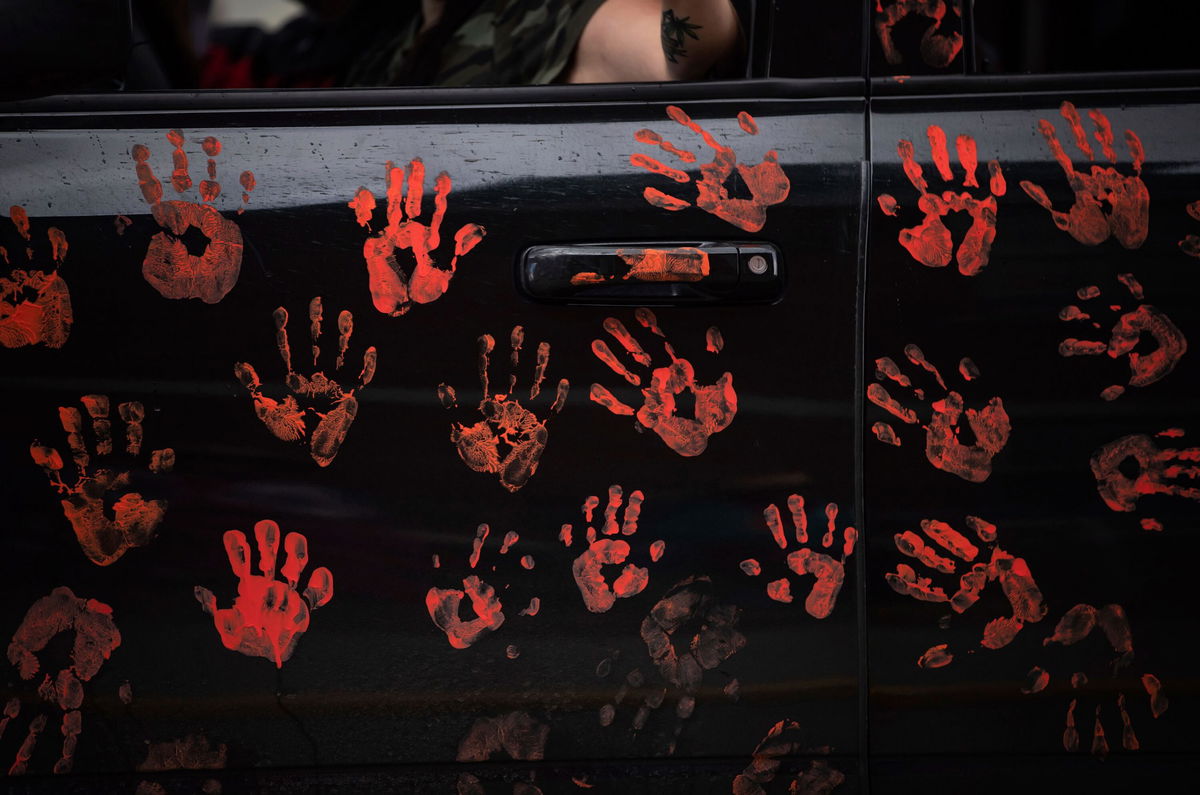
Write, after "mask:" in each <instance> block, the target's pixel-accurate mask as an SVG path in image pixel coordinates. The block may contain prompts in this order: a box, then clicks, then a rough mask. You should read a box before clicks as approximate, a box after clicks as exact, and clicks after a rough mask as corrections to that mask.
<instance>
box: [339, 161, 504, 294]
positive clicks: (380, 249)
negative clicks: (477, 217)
mask: <svg viewBox="0 0 1200 795" xmlns="http://www.w3.org/2000/svg"><path fill="white" fill-rule="evenodd" d="M386 173H387V226H385V227H384V228H383V229H381V230H380V231H379V232H378V233H376V234H375V235H373V236H371V237H368V238H367V239H366V241H364V243H363V259H364V260H365V261H366V264H367V277H368V281H369V286H370V291H371V301H372V303H373V304H374V305H375V308H376V309H377V310H378V311H380V312H382V313H383V314H385V315H390V316H392V317H396V316H398V315H403V314H405V313H406V312H408V311H409V310H410V309H411V308H412V305H413V304H414V303H416V304H427V303H430V302H432V301H436V300H437V299H439V298H441V297H442V295H444V294H445V292H446V290H447V289H449V287H450V281H451V280H452V279H453V278H454V274H455V272H456V271H457V269H458V259H459V257H463V256H465V255H467V254H469V253H470V252H471V250H472V249H474V248H475V246H477V245H478V244H479V243H480V241H482V240H483V238H484V235H486V234H487V230H485V229H484V228H483V227H482V226H479V225H478V224H464V225H463V226H461V227H460V228H459V229H458V231H457V232H455V234H454V255H453V257H452V258H451V260H450V264H449V266H447V267H446V268H442V267H439V266H438V265H437V264H436V262H435V261H434V259H433V252H435V251H436V250H437V249H438V248H439V246H440V245H441V225H442V219H443V218H444V217H445V215H446V209H447V199H448V196H449V195H450V191H451V181H450V176H449V175H448V174H447V173H446V172H445V171H443V172H441V173H440V174H438V175H437V177H436V178H435V180H434V211H433V215H432V216H431V217H430V219H429V222H428V223H427V224H426V223H424V222H422V221H419V220H417V218H418V216H419V215H420V214H421V205H422V202H423V200H424V196H425V188H424V180H425V165H424V163H423V162H422V161H421V159H420V158H413V160H412V161H411V162H410V163H409V165H408V179H407V181H406V180H405V173H404V169H403V168H397V167H396V166H395V165H393V163H392V162H391V161H390V160H389V161H388V162H387V166H386ZM406 185H407V195H405V187H406ZM348 206H349V207H350V208H351V209H353V210H354V214H355V219H356V220H357V221H358V224H359V225H360V226H364V227H367V228H368V229H370V219H371V217H372V214H373V212H374V209H375V197H374V195H372V193H371V192H370V191H369V190H367V189H366V188H363V187H360V188H359V189H358V192H357V193H356V194H355V196H354V198H353V199H351V200H350V202H349V203H348ZM397 249H400V250H408V251H411V252H412V257H413V268H412V271H411V273H406V272H405V271H404V270H403V269H402V268H401V266H400V264H399V263H398V262H397V261H396V257H395V251H396V250H397Z"/></svg>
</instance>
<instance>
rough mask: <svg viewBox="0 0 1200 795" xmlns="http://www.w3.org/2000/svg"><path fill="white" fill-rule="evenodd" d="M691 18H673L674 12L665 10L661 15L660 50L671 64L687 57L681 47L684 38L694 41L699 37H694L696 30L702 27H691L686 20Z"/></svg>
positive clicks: (685, 51)
mask: <svg viewBox="0 0 1200 795" xmlns="http://www.w3.org/2000/svg"><path fill="white" fill-rule="evenodd" d="M689 19H691V17H683V18H682V19H681V18H679V17H677V16H675V12H674V11H672V10H671V9H669V8H668V9H667V10H666V11H664V12H663V15H662V48H663V55H666V56H667V60H668V61H670V62H671V63H678V61H677V60H676V58H677V57H679V58H686V57H687V50H686V49H684V47H683V42H684V39H685V37H688V36H690V37H691V38H693V39H695V40H696V41H699V40H700V37H699V36H697V35H696V31H697V30H701V29H702V28H703V25H693V24H691V23H690V22H688V20H689Z"/></svg>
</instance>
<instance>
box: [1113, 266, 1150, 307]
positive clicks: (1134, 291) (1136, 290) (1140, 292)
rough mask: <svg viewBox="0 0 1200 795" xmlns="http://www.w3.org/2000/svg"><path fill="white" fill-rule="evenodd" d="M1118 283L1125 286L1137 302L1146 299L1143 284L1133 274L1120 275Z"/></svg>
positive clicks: (1118, 275)
mask: <svg viewBox="0 0 1200 795" xmlns="http://www.w3.org/2000/svg"><path fill="white" fill-rule="evenodd" d="M1117 281H1119V282H1120V283H1121V284H1123V285H1125V287H1126V289H1128V290H1129V294H1130V295H1132V296H1133V297H1134V298H1136V299H1137V300H1139V301H1141V300H1142V299H1143V298H1145V297H1146V295H1145V290H1144V289H1143V288H1142V284H1141V282H1139V281H1138V280H1137V277H1135V276H1134V275H1133V274H1132V273H1118V274H1117Z"/></svg>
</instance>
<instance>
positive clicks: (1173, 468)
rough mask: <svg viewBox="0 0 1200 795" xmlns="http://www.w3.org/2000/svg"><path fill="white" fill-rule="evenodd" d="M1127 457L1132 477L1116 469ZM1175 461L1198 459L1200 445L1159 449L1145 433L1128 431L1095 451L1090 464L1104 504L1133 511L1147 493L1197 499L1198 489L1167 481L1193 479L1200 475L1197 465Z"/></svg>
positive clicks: (1198, 495)
mask: <svg viewBox="0 0 1200 795" xmlns="http://www.w3.org/2000/svg"><path fill="white" fill-rule="evenodd" d="M1131 458H1132V459H1133V460H1134V461H1135V462H1136V463H1137V465H1138V473H1137V475H1136V477H1133V478H1130V477H1129V476H1127V475H1125V474H1124V473H1123V472H1122V471H1121V469H1120V467H1121V465H1122V464H1123V463H1124V462H1125V461H1126V460H1128V459H1131ZM1175 461H1186V462H1194V461H1200V448H1186V449H1183V450H1179V449H1172V448H1168V449H1165V450H1163V449H1159V447H1158V446H1157V445H1156V444H1155V443H1154V440H1153V439H1151V438H1150V437H1149V436H1147V435H1145V434H1131V435H1129V436H1123V437H1121V438H1120V439H1117V440H1115V441H1112V442H1109V443H1108V444H1106V445H1104V446H1103V447H1101V448H1100V449H1099V450H1097V451H1096V452H1095V453H1094V454H1093V455H1092V458H1091V461H1090V466H1091V470H1092V474H1093V475H1094V476H1095V478H1096V489H1097V490H1098V491H1099V492H1100V497H1101V499H1103V500H1104V503H1105V504H1106V505H1107V506H1108V507H1109V508H1111V509H1112V510H1114V511H1119V512H1129V511H1133V510H1135V508H1136V506H1137V501H1138V500H1139V499H1140V498H1141V497H1143V496H1145V495H1148V494H1167V495H1172V496H1177V497H1184V498H1186V499H1190V500H1200V488H1195V487H1191V486H1184V485H1180V484H1178V483H1174V482H1171V481H1172V480H1173V479H1175V478H1179V477H1186V478H1190V479H1195V478H1196V477H1197V476H1200V468H1197V467H1195V466H1183V465H1180V464H1175V463H1173V462H1175Z"/></svg>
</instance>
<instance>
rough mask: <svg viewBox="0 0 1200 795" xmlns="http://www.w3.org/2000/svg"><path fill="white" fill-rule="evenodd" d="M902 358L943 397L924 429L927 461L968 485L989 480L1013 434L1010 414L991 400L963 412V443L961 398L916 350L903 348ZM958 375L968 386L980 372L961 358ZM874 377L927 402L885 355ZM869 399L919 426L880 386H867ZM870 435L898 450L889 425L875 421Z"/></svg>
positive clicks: (908, 410) (914, 415)
mask: <svg viewBox="0 0 1200 795" xmlns="http://www.w3.org/2000/svg"><path fill="white" fill-rule="evenodd" d="M904 356H905V358H906V359H908V361H909V362H911V363H912V364H914V365H916V366H917V367H920V368H921V370H923V371H924V372H925V373H927V374H928V376H929V377H932V378H933V380H934V381H935V382H936V383H937V385H938V388H939V389H940V390H941V391H942V394H943V395H944V397H942V398H940V399H939V400H935V401H933V402H932V403H931V404H930V415H929V423H928V425H926V426H925V457H926V458H928V459H929V463H931V464H933V465H934V466H935V467H936V468H938V469H940V470H942V471H943V472H949V473H950V474H952V475H957V476H958V477H960V478H962V479H963V480H969V481H971V482H972V483H982V482H983V481H985V480H987V479H988V477H989V476H990V475H991V474H992V459H993V458H995V456H996V454H997V453H999V452H1000V451H1001V450H1003V449H1004V446H1005V445H1006V444H1008V436H1009V433H1010V432H1011V430H1012V428H1011V426H1010V424H1009V421H1008V412H1006V411H1005V410H1004V401H1003V400H1001V399H1000V398H998V397H993V398H992V399H990V400H989V401H988V402H987V405H986V406H984V407H983V408H982V409H965V413H966V421H967V428H969V429H970V432H971V435H972V436H974V440H973V441H968V440H965V439H963V438H962V431H963V430H964V428H963V427H962V424H961V420H962V418H963V413H964V407H963V406H964V404H963V397H962V395H960V394H959V393H958V392H956V391H954V390H950V389H949V388H948V387H947V386H946V382H945V380H944V379H943V378H942V374H941V373H940V372H939V371H938V369H937V368H936V367H935V366H934V365H933V364H932V363H930V362H929V360H928V359H926V358H925V354H924V353H923V352H922V351H921V349H920V348H918V347H917V346H916V345H912V344H909V345H905V346H904ZM958 373H959V375H960V376H961V377H962V379H963V381H966V382H969V381H973V380H975V379H976V378H978V377H979V368H978V367H976V366H975V363H974V362H972V361H971V360H970V359H967V358H964V359H962V360H961V361H960V362H959V365H958ZM875 378H876V380H877V381H884V380H890V381H892V382H894V383H895V384H897V385H898V386H901V387H904V388H906V389H910V390H911V391H912V394H913V396H914V397H915V398H916V399H917V400H918V401H922V402H924V401H925V398H926V392H925V390H924V389H922V388H919V387H916V386H914V385H913V381H912V379H911V378H909V377H908V376H907V375H905V374H904V373H903V372H901V370H900V367H899V366H898V365H897V364H896V362H895V361H893V360H892V359H891V358H890V357H887V356H883V357H880V358H878V359H876V360H875ZM867 399H868V400H870V401H871V402H872V403H874V404H875V405H876V406H879V407H880V408H882V409H884V410H885V411H887V412H888V413H889V414H891V415H892V416H893V417H896V418H897V419H899V420H900V421H901V422H904V423H905V424H908V425H916V424H917V423H918V422H920V417H919V416H918V414H917V412H916V411H914V410H913V409H911V408H909V407H907V406H905V405H903V404H901V403H900V402H899V401H897V400H896V399H895V398H893V397H892V395H891V393H889V392H888V391H887V388H886V387H884V386H883V384H881V383H875V384H870V385H869V386H868V387H867ZM871 430H872V432H874V434H875V437H876V438H877V439H879V441H881V442H884V443H885V444H891V445H896V446H900V444H901V441H900V437H899V436H898V435H897V434H896V431H895V429H894V428H892V426H891V425H889V424H888V423H886V422H876V423H875V424H874V425H872V426H871Z"/></svg>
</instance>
